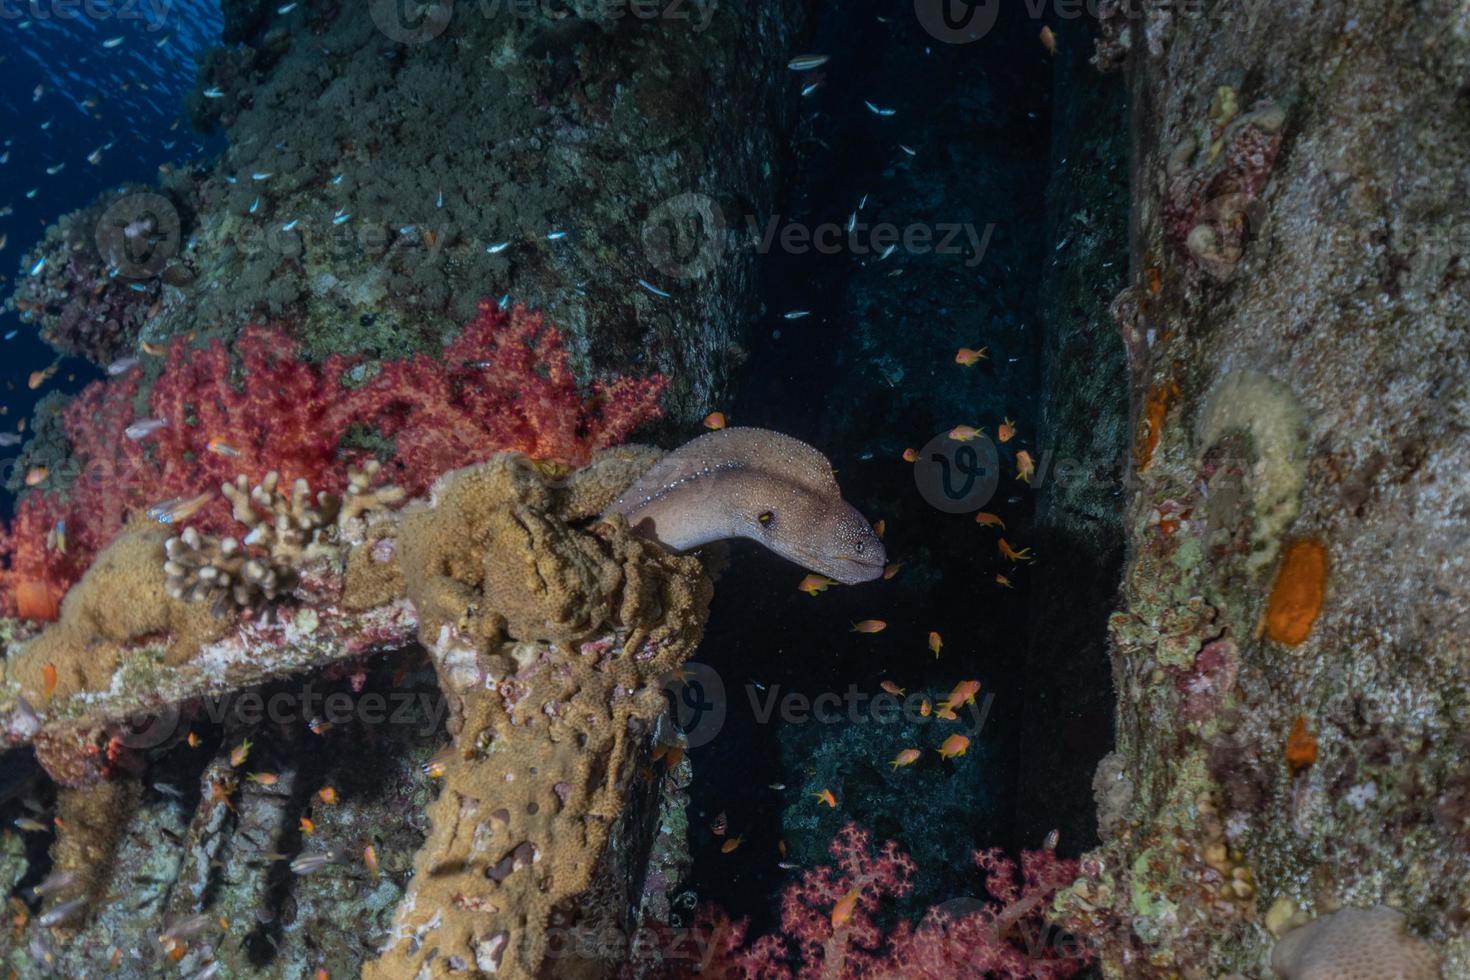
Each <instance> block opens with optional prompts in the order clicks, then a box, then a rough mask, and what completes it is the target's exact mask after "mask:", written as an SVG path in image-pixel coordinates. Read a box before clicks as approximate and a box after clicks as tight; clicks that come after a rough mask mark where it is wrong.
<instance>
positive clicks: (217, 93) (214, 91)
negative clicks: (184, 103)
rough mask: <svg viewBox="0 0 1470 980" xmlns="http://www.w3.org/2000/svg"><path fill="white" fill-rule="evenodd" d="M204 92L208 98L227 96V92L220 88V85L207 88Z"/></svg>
mask: <svg viewBox="0 0 1470 980" xmlns="http://www.w3.org/2000/svg"><path fill="white" fill-rule="evenodd" d="M203 94H204V97H205V98H206V99H223V98H224V97H225V93H224V92H223V91H222V90H221V89H220V88H219V86H214V87H213V88H207V89H205V90H204V93H203Z"/></svg>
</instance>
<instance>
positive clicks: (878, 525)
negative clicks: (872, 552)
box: [873, 517, 888, 541]
mask: <svg viewBox="0 0 1470 980" xmlns="http://www.w3.org/2000/svg"><path fill="white" fill-rule="evenodd" d="M887 530H888V522H887V521H885V520H884V519H883V518H881V517H880V518H878V519H877V520H876V521H874V522H873V533H874V534H876V535H878V540H879V541H882V540H883V533H884V532H885V531H887Z"/></svg>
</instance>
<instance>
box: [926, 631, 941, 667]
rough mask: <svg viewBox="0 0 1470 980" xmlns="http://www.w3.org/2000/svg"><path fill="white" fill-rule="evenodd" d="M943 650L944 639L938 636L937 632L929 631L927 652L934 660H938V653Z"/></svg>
mask: <svg viewBox="0 0 1470 980" xmlns="http://www.w3.org/2000/svg"><path fill="white" fill-rule="evenodd" d="M943 649H944V637H942V636H940V635H939V631H938V630H930V631H929V651H930V652H931V653H933V654H934V659H935V660H938V659H939V651H940V650H943Z"/></svg>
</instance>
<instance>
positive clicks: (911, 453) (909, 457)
mask: <svg viewBox="0 0 1470 980" xmlns="http://www.w3.org/2000/svg"><path fill="white" fill-rule="evenodd" d="M903 461H904V462H905V463H917V462H918V461H919V451H918V450H917V449H915V448H914V447H913V446H910V447H909V448H907V449H905V450H904V451H903Z"/></svg>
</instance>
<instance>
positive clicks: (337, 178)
mask: <svg viewBox="0 0 1470 980" xmlns="http://www.w3.org/2000/svg"><path fill="white" fill-rule="evenodd" d="M346 176H347V175H346V174H338V175H337V176H335V177H333V178H332V179H331V181H330V183H333V184H340V183H342V178H343V177H346Z"/></svg>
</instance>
